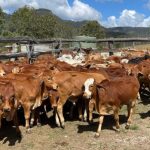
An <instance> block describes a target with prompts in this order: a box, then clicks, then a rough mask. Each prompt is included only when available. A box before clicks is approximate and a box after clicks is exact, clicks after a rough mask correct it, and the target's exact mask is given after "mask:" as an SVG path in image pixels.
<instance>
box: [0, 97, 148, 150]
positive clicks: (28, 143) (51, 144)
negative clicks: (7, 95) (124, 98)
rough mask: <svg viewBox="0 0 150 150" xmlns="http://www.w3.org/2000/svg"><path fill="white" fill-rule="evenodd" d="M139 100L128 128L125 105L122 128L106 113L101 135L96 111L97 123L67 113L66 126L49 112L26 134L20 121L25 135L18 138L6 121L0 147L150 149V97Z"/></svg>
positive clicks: (0, 133) (9, 149)
mask: <svg viewBox="0 0 150 150" xmlns="http://www.w3.org/2000/svg"><path fill="white" fill-rule="evenodd" d="M144 99H145V101H139V102H138V104H137V106H136V109H135V113H134V115H133V124H132V126H131V128H130V129H129V130H126V129H125V122H126V116H125V114H126V107H123V108H122V110H121V113H120V124H121V131H120V132H116V131H115V130H114V129H113V126H114V119H113V116H106V117H105V119H104V124H103V128H102V132H101V135H100V137H99V138H94V134H95V131H96V130H97V126H98V118H97V115H94V116H95V117H94V124H93V125H89V124H88V123H87V122H81V121H78V120H77V119H75V120H69V119H67V116H66V122H65V123H66V124H65V125H66V126H65V129H61V128H58V127H56V126H55V124H54V117H52V113H51V112H49V113H48V114H47V115H48V119H43V121H42V122H43V124H42V126H41V127H37V126H34V127H33V128H32V132H31V133H30V134H27V133H26V131H25V127H24V126H22V125H20V129H21V132H22V135H23V136H22V138H20V139H19V138H17V136H16V132H15V128H14V127H12V126H11V125H10V124H8V123H6V122H3V127H2V129H0V150H150V97H149V96H148V97H146V98H144Z"/></svg>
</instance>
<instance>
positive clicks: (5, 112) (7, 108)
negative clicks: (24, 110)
mask: <svg viewBox="0 0 150 150" xmlns="http://www.w3.org/2000/svg"><path fill="white" fill-rule="evenodd" d="M1 118H6V121H11V120H13V121H14V125H15V126H16V132H17V134H18V135H19V136H20V135H21V134H20V130H19V126H18V120H17V106H16V99H15V89H14V86H13V85H12V84H11V82H9V81H0V127H1Z"/></svg>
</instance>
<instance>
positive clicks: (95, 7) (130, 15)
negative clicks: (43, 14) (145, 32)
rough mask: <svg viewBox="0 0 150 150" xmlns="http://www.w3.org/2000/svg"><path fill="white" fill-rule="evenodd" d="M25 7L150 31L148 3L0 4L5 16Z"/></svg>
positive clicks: (4, 0)
mask: <svg viewBox="0 0 150 150" xmlns="http://www.w3.org/2000/svg"><path fill="white" fill-rule="evenodd" d="M24 5H29V6H32V7H34V8H46V9H50V10H51V11H52V12H53V13H54V14H56V15H57V16H59V17H61V18H62V19H67V20H74V21H81V20H97V21H99V23H100V24H102V25H104V26H106V27H117V26H132V27H150V0H0V7H2V9H3V10H4V11H5V12H7V13H12V12H13V11H15V10H16V9H18V8H20V7H23V6H24Z"/></svg>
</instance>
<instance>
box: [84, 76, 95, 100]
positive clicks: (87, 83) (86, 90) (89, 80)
mask: <svg viewBox="0 0 150 150" xmlns="http://www.w3.org/2000/svg"><path fill="white" fill-rule="evenodd" d="M93 83H94V79H93V78H89V79H87V80H86V81H85V83H84V88H85V89H84V93H85V96H86V98H87V99H89V98H91V96H92V93H91V91H90V90H89V87H90V85H92V84H93Z"/></svg>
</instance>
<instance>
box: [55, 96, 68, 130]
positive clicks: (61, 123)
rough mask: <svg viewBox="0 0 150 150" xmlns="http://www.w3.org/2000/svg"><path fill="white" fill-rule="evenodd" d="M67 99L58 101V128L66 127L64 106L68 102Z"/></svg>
mask: <svg viewBox="0 0 150 150" xmlns="http://www.w3.org/2000/svg"><path fill="white" fill-rule="evenodd" d="M66 99H67V98H65V99H64V100H62V99H61V100H60V99H59V100H58V105H57V111H56V124H57V125H58V127H60V126H61V127H62V128H64V127H65V122H64V116H63V106H64V103H65V102H66V101H65V100H66Z"/></svg>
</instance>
